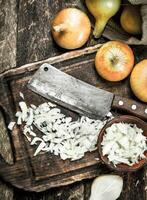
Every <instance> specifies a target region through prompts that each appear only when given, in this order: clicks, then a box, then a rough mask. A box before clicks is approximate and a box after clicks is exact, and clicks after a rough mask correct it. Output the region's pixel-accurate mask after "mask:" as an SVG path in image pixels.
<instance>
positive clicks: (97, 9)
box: [85, 0, 121, 38]
mask: <svg viewBox="0 0 147 200" xmlns="http://www.w3.org/2000/svg"><path fill="white" fill-rule="evenodd" d="M85 1H86V5H87V8H88V9H89V11H90V12H91V14H92V15H93V16H94V17H95V20H96V22H95V28H94V31H93V35H94V37H96V38H99V37H100V36H101V34H102V32H103V30H104V28H105V26H106V24H107V22H108V20H109V19H110V18H111V17H112V16H113V15H115V14H116V13H117V11H118V10H119V8H120V3H121V0H85Z"/></svg>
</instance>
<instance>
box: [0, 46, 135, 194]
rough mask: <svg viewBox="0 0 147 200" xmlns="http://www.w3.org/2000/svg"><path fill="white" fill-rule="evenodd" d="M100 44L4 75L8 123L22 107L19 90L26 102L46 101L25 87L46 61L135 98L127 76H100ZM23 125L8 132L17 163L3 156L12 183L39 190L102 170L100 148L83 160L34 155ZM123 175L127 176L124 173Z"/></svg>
mask: <svg viewBox="0 0 147 200" xmlns="http://www.w3.org/2000/svg"><path fill="white" fill-rule="evenodd" d="M100 46H101V45H99V44H98V45H96V46H93V47H89V48H85V49H82V50H76V51H71V52H69V53H65V54H62V55H61V56H56V57H52V58H49V59H47V60H43V61H39V62H36V63H30V64H26V65H24V66H21V67H19V68H16V69H12V70H9V71H7V72H5V73H3V74H1V75H0V106H1V107H2V110H3V114H4V116H3V117H4V120H5V122H6V126H7V125H8V123H9V122H10V121H16V119H15V113H16V111H17V110H19V107H18V103H19V101H21V98H20V96H19V92H22V93H23V94H24V96H25V101H26V103H27V104H35V105H39V104H40V103H43V102H45V101H47V100H46V99H44V98H43V97H41V96H38V95H37V94H35V93H33V92H31V91H30V90H28V89H27V86H26V85H27V82H28V81H29V80H30V78H31V77H32V75H33V74H34V72H35V71H36V70H37V69H38V68H39V67H40V65H41V64H43V63H49V64H53V65H54V66H55V67H57V68H58V69H60V70H62V71H64V72H66V73H68V74H70V75H72V76H74V77H76V78H78V79H81V80H83V81H85V82H87V83H89V84H92V85H94V86H96V87H99V88H103V89H105V90H108V91H111V92H114V93H115V94H119V95H121V96H124V97H129V98H135V97H134V96H133V95H132V93H131V91H130V88H129V81H128V79H126V80H124V81H121V82H118V83H108V82H107V81H105V80H103V79H102V78H100V77H99V76H98V74H97V73H96V71H95V67H94V58H95V53H96V51H97V49H98V48H99V47H100ZM64 112H65V113H66V114H67V116H72V117H73V118H74V119H75V118H77V117H78V115H77V114H75V113H73V112H71V111H69V110H67V109H64ZM114 113H116V111H114ZM116 114H117V115H118V114H119V113H116ZM22 128H23V126H22V127H15V128H14V130H13V131H12V132H10V131H8V133H9V135H10V139H11V141H12V142H11V143H12V145H11V146H12V151H13V154H14V164H12V165H8V164H6V163H5V161H4V160H3V159H0V175H1V176H2V177H3V179H4V180H5V181H7V182H9V183H11V184H12V185H14V186H16V187H18V188H22V189H24V190H30V191H36V192H40V191H43V190H46V189H48V188H52V187H57V186H63V185H67V184H70V183H73V182H76V181H80V180H82V179H87V178H92V177H95V176H97V175H98V174H99V171H103V168H104V165H102V163H101V162H100V160H99V161H98V160H97V158H98V152H97V151H94V152H91V153H89V152H88V153H86V154H85V157H84V158H83V159H80V160H77V161H73V162H71V161H69V160H66V161H63V160H61V159H60V158H59V157H58V156H54V155H52V154H50V153H41V154H39V155H37V156H36V157H34V156H33V154H34V152H35V147H32V146H30V144H29V142H28V141H27V139H26V138H25V136H24V135H23V134H22ZM38 134H39V132H38ZM108 171H109V170H108ZM109 172H110V171H109ZM103 173H105V171H103ZM121 175H122V176H125V174H121Z"/></svg>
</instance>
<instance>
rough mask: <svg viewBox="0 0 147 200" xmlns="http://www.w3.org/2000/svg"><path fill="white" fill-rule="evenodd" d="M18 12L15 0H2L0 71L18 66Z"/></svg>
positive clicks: (0, 11)
mask: <svg viewBox="0 0 147 200" xmlns="http://www.w3.org/2000/svg"><path fill="white" fill-rule="evenodd" d="M16 29H17V14H16V1H15V0H5V1H4V0H1V1H0V73H1V72H3V71H5V70H7V69H10V68H13V67H15V66H16V39H17V35H16Z"/></svg>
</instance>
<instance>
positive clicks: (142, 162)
mask: <svg viewBox="0 0 147 200" xmlns="http://www.w3.org/2000/svg"><path fill="white" fill-rule="evenodd" d="M127 121H128V122H127ZM119 122H125V123H132V124H136V125H137V127H140V128H142V129H143V131H144V132H143V135H145V136H146V137H147V123H146V122H144V121H143V120H141V119H139V118H137V117H135V116H131V115H121V116H118V117H114V118H113V119H111V120H110V121H108V122H107V123H106V124H105V126H104V127H103V128H102V130H101V131H100V133H99V136H98V143H97V144H98V152H99V155H100V159H101V160H102V161H103V162H104V163H105V164H106V165H107V166H108V167H109V168H110V169H113V170H116V171H119V172H133V171H137V170H138V169H140V168H141V167H143V166H144V165H145V164H146V163H147V159H141V160H140V161H139V162H138V163H135V164H134V165H133V166H129V165H127V164H123V163H122V164H117V165H116V166H115V165H114V164H113V163H112V162H109V160H108V158H107V156H103V154H102V146H101V142H102V140H103V136H104V134H105V130H106V128H108V127H110V126H111V125H112V124H113V123H119ZM138 124H139V125H138ZM144 133H145V134H144ZM144 154H145V156H146V157H147V151H146V152H145V153H144Z"/></svg>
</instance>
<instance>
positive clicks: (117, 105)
mask: <svg viewBox="0 0 147 200" xmlns="http://www.w3.org/2000/svg"><path fill="white" fill-rule="evenodd" d="M112 109H117V110H122V111H126V112H127V113H130V114H132V115H135V116H137V117H139V118H142V119H144V120H145V121H147V104H145V103H139V102H136V101H134V100H131V99H127V98H124V97H119V96H115V97H114V100H113V103H112Z"/></svg>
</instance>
